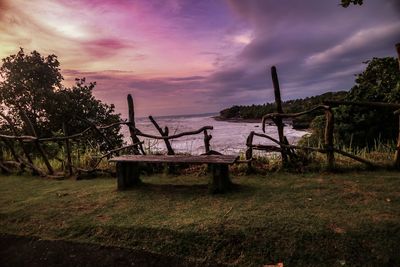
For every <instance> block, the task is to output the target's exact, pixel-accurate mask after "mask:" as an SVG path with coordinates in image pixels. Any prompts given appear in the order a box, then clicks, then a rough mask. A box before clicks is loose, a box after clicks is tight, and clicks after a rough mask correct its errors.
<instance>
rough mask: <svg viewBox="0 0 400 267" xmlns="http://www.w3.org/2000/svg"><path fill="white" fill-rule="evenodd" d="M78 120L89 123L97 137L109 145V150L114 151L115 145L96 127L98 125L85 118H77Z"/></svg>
mask: <svg viewBox="0 0 400 267" xmlns="http://www.w3.org/2000/svg"><path fill="white" fill-rule="evenodd" d="M77 118H78V119H79V120H81V121H83V122H85V123H87V124H88V125H89V126H90V127H91V128H92V129H93V130H94V131H95V132H96V133H97V135H99V136H100V137H101V138H102V139H103V140H104V141H105V142H106V143H107V146H108V148H109V149H112V147H113V145H112V143H111V141H110V139H108V137H107V136H106V135H105V134H103V133H102V132H101V131H100V129H99V128H98V127H97V126H96V124H94V123H93V122H91V121H90V120H88V119H85V118H81V117H77Z"/></svg>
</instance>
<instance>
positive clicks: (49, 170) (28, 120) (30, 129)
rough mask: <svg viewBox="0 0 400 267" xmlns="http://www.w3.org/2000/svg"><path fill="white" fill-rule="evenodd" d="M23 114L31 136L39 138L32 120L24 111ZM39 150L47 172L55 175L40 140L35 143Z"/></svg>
mask: <svg viewBox="0 0 400 267" xmlns="http://www.w3.org/2000/svg"><path fill="white" fill-rule="evenodd" d="M21 114H22V119H23V121H24V122H25V125H26V126H27V127H28V129H29V131H30V134H31V135H32V136H34V137H36V138H37V137H38V136H37V134H36V131H35V128H34V127H33V124H32V122H31V121H30V119H29V118H28V116H27V115H26V113H25V112H24V111H22V110H21ZM34 144H35V146H36V148H37V150H38V151H39V153H40V155H41V156H42V158H43V161H44V164H45V165H46V167H47V170H48V172H49V174H50V175H52V174H54V170H53V167H52V166H51V164H50V162H49V159H48V158H47V155H46V152H45V151H44V149H43V147H42V146H41V145H40V142H39V140H38V139H36V140H35V142H34Z"/></svg>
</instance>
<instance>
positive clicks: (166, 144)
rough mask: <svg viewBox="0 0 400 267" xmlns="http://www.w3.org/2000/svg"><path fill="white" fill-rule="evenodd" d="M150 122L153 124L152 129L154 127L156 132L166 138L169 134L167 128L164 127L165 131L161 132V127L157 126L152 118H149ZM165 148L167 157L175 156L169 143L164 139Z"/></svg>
mask: <svg viewBox="0 0 400 267" xmlns="http://www.w3.org/2000/svg"><path fill="white" fill-rule="evenodd" d="M149 119H150V121H151V122H152V123H153V125H154V127H156V129H157V131H158V132H159V133H160V134H161V136H164V137H168V134H169V129H168V127H165V130H164V131H163V130H162V129H161V127H160V126H159V125H158V123H157V122H156V121H155V120H154V118H153V116H149ZM164 142H165V146H166V147H167V151H168V155H175V152H174V150H173V149H172V146H171V143H170V142H169V140H168V139H164Z"/></svg>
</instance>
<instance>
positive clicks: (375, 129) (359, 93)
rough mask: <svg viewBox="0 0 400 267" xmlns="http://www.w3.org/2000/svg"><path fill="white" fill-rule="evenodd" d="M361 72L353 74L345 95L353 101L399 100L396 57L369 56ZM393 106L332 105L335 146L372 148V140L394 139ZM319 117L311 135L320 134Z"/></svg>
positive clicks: (395, 121)
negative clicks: (336, 106) (354, 76)
mask: <svg viewBox="0 0 400 267" xmlns="http://www.w3.org/2000/svg"><path fill="white" fill-rule="evenodd" d="M365 63H366V64H368V65H367V67H366V69H365V71H363V72H362V73H360V74H358V75H357V78H356V80H355V82H356V85H354V86H353V88H352V89H351V90H350V92H349V94H348V95H347V97H346V100H348V101H354V102H362V101H367V102H386V103H399V102H400V72H399V65H398V63H397V60H396V59H395V58H392V57H386V58H373V59H372V60H370V61H367V62H365ZM393 111H394V110H393V109H386V108H369V107H355V106H340V107H338V108H335V112H334V113H335V135H336V139H337V141H338V145H345V146H349V147H355V148H360V147H373V146H374V144H375V142H376V140H380V141H381V142H387V141H391V140H395V139H396V137H397V134H398V129H399V124H398V123H399V121H398V117H397V116H395V115H394V114H393ZM324 124H325V122H324V119H323V118H321V117H320V118H316V120H315V121H314V122H313V124H312V125H313V127H312V128H313V130H314V135H315V136H319V137H322V134H323V132H322V131H321V129H323V127H324V126H323V125H324Z"/></svg>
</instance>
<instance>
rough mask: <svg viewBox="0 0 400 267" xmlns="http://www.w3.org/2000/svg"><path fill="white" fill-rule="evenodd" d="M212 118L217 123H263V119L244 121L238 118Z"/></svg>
mask: <svg viewBox="0 0 400 267" xmlns="http://www.w3.org/2000/svg"><path fill="white" fill-rule="evenodd" d="M211 118H213V119H214V120H216V121H226V122H239V123H261V119H243V118H238V117H234V118H229V119H225V118H222V117H220V116H213V117H211Z"/></svg>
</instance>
